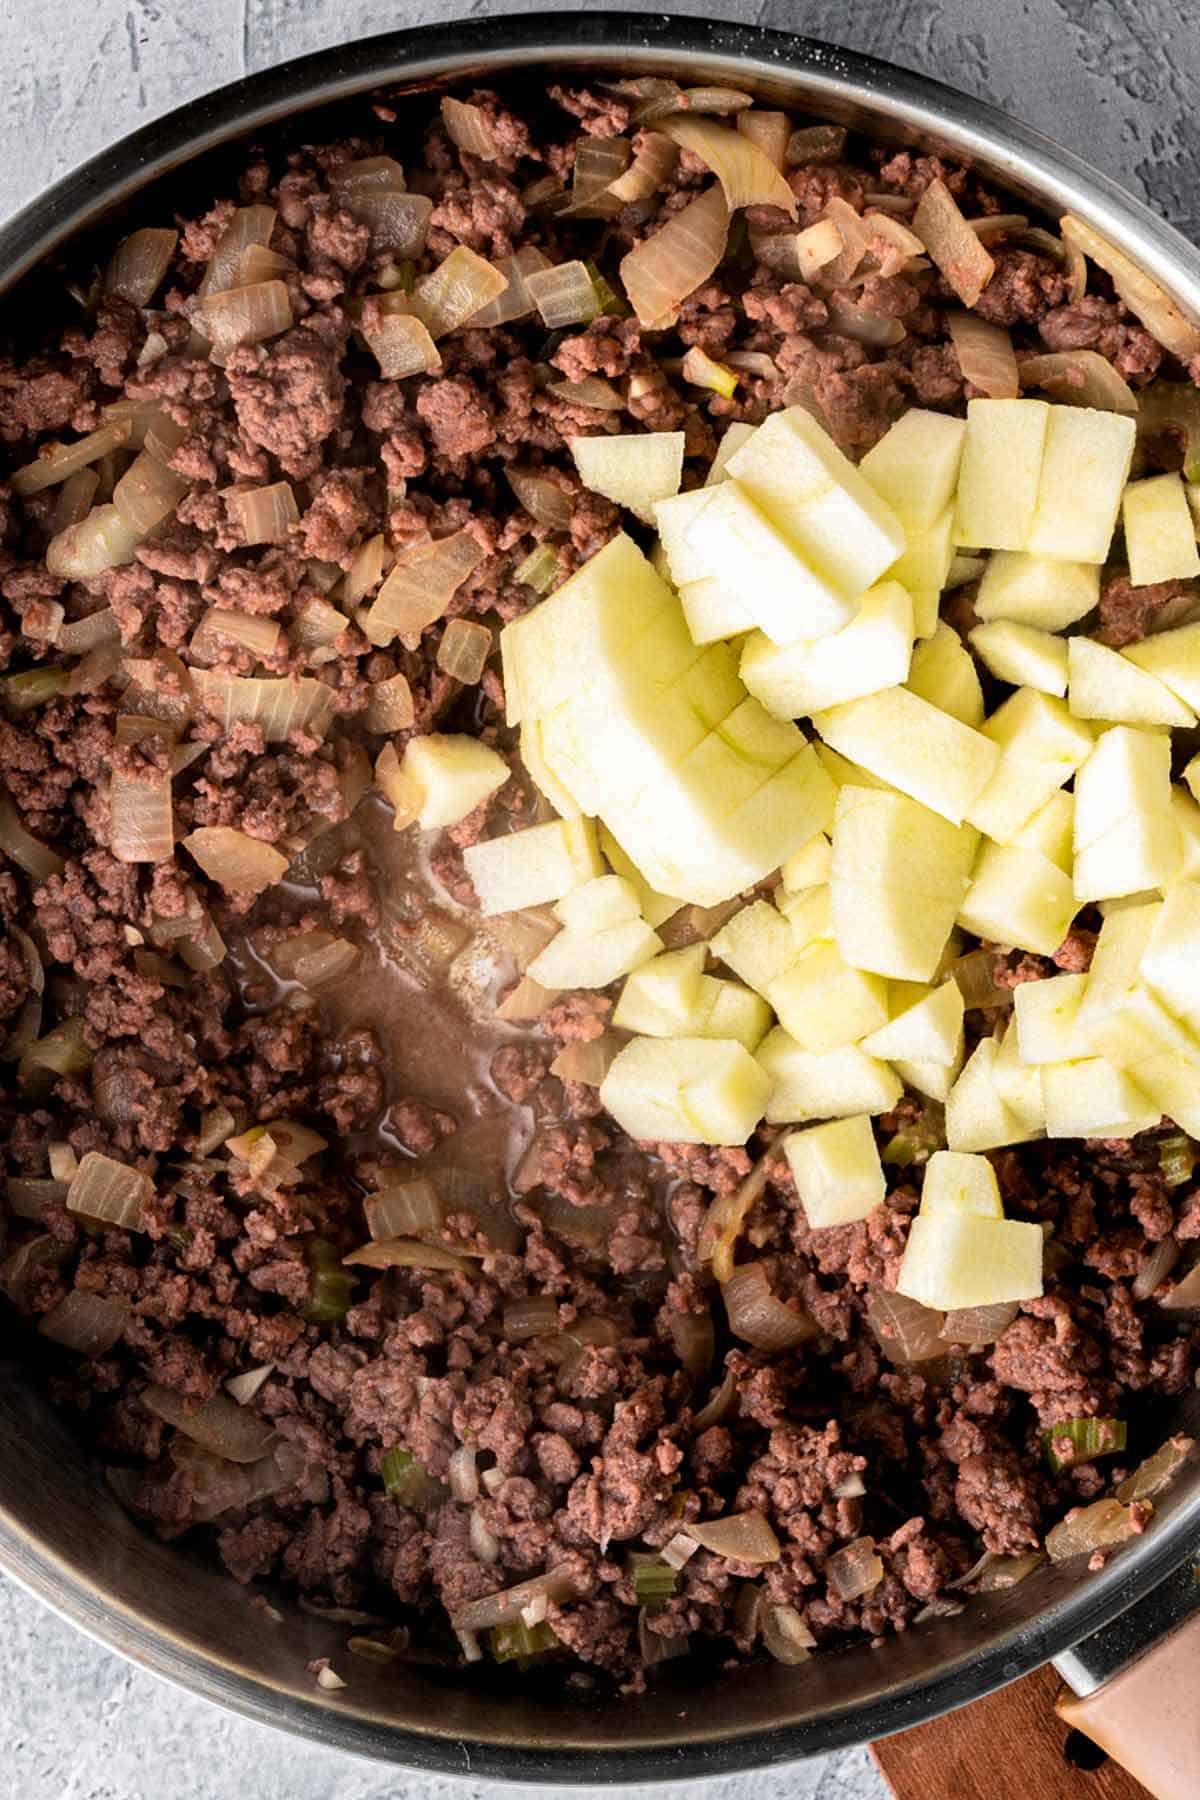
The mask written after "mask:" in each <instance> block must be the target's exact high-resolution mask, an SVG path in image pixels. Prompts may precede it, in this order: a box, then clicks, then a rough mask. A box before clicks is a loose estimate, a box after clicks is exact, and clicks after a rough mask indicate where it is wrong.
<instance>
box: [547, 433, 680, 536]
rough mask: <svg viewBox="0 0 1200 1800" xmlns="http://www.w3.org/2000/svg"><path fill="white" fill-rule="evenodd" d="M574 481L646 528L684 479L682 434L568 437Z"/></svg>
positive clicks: (676, 491)
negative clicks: (575, 474) (632, 515)
mask: <svg viewBox="0 0 1200 1800" xmlns="http://www.w3.org/2000/svg"><path fill="white" fill-rule="evenodd" d="M567 448H568V449H569V450H570V452H571V455H572V456H573V457H574V459H575V467H576V468H577V469H578V470H579V479H580V480H581V481H582V483H583V485H584V487H585V488H590V489H591V491H592V493H593V494H603V495H604V498H605V499H606V500H611V501H613V503H614V504H615V505H617V506H624V507H627V508H628V510H629V511H630V512H632V513H636V515H637V517H638V518H639V519H642V520H644V522H645V523H646V524H647V525H653V523H654V506H655V502H656V501H658V500H665V499H667V497H668V496H669V495H671V494H677V493H678V492H679V483H680V480H681V478H682V476H683V448H684V434H683V432H682V431H630V432H622V433H618V434H617V435H615V436H613V437H609V436H608V435H607V434H605V435H603V436H600V437H577V438H568V439H567Z"/></svg>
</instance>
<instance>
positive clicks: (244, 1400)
mask: <svg viewBox="0 0 1200 1800" xmlns="http://www.w3.org/2000/svg"><path fill="white" fill-rule="evenodd" d="M274 1373H275V1364H274V1363H260V1364H259V1366H258V1368H257V1369H247V1370H245V1372H244V1373H243V1374H241V1375H231V1376H230V1377H229V1380H228V1381H227V1382H226V1383H225V1392H226V1393H227V1394H229V1395H230V1396H231V1398H232V1399H234V1400H236V1401H237V1404H238V1405H239V1406H249V1404H250V1402H251V1400H253V1398H254V1396H255V1394H257V1393H258V1391H259V1389H260V1388H261V1387H263V1386H264V1384H265V1383H266V1382H267V1381H269V1380H270V1378H271V1376H272V1375H273V1374H274Z"/></svg>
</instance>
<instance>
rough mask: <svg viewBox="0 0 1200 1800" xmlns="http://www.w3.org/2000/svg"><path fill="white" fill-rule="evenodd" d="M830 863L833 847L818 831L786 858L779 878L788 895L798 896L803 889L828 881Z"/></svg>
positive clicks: (823, 834)
mask: <svg viewBox="0 0 1200 1800" xmlns="http://www.w3.org/2000/svg"><path fill="white" fill-rule="evenodd" d="M832 862H833V846H832V844H831V843H830V842H829V839H828V838H827V837H826V835H825V833H824V832H823V831H818V832H816V833H815V834H814V835H813V836H812V837H810V838H809V840H808V842H807V844H802V845H801V846H800V848H799V850H795V851H793V852H792V854H791V856H789V857H788V858H787V860H786V862H784V863H783V865H782V866H781V868H780V870H779V878H780V880H781V881H782V883H783V885H784V888H785V889H786V890H787V892H788V893H789V894H800V893H803V892H804V890H805V888H810V887H816V886H817V885H818V883H820V882H825V881H828V880H829V871H830V867H831V865H832Z"/></svg>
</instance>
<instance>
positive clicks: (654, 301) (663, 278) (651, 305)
mask: <svg viewBox="0 0 1200 1800" xmlns="http://www.w3.org/2000/svg"><path fill="white" fill-rule="evenodd" d="M728 237H729V208H728V206H727V205H726V203H725V195H724V192H723V190H722V188H721V184H720V183H719V182H714V184H713V186H712V187H710V188H708V189H706V191H705V192H704V193H703V194H700V195H699V196H698V197H697V198H696V199H695V200H692V201H691V202H689V204H688V205H687V206H685V207H684V208H683V211H682V212H678V213H675V214H674V215H673V216H672V217H671V218H670V219H668V220H667V222H666V224H665V225H663V226H662V227H661V228H660V229H659V230H658V231H656V232H655V233H654V235H653V236H652V237H648V238H646V239H644V240H643V242H642V243H640V244H635V245H634V247H633V249H632V250H630V251H629V253H628V254H627V255H626V256H624V257H623V258H622V259H621V281H622V284H623V286H624V288H625V292H626V294H627V295H628V297H629V303H630V305H631V306H632V307H633V310H634V312H635V313H636V314H637V316H638V318H639V319H640V320H641V322H642V324H643V325H647V326H650V327H652V328H655V329H664V328H665V327H666V326H668V325H670V324H673V323H674V321H675V319H676V318H677V316H678V313H679V307H680V305H681V303H682V302H683V301H684V300H686V299H687V297H688V295H689V294H691V293H694V292H695V290H696V289H697V288H698V287H700V286H701V285H702V284H703V283H704V282H706V281H707V280H708V278H709V276H710V275H711V274H712V273H713V271H714V269H716V267H717V265H718V264H719V263H720V261H721V258H722V257H723V256H724V254H725V245H726V242H727V240H728Z"/></svg>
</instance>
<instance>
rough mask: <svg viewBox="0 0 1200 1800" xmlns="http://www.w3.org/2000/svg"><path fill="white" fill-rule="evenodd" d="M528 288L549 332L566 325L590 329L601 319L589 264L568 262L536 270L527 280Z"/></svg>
mask: <svg viewBox="0 0 1200 1800" xmlns="http://www.w3.org/2000/svg"><path fill="white" fill-rule="evenodd" d="M525 286H526V288H527V289H528V290H529V295H530V298H531V299H532V300H533V303H534V305H535V306H536V307H537V309H538V312H539V313H540V314H541V316H542V323H543V325H545V326H546V328H547V330H549V331H557V330H559V329H560V328H561V327H562V326H564V325H586V324H587V323H588V321H589V320H591V319H594V318H596V317H597V316H598V315H599V312H600V301H599V299H598V297H597V294H596V289H595V287H594V286H593V283H592V277H591V275H590V274H589V272H588V266H587V264H586V263H582V262H578V261H575V262H565V263H559V264H557V265H556V266H555V267H552V268H549V269H537V270H534V271H533V272H532V273H531V274H529V275H527V276H526V277H525Z"/></svg>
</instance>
